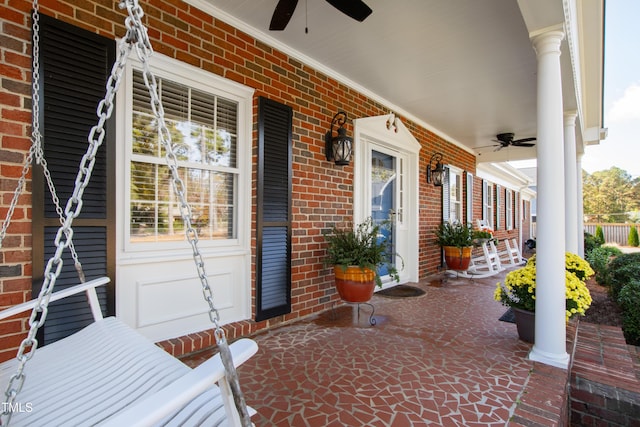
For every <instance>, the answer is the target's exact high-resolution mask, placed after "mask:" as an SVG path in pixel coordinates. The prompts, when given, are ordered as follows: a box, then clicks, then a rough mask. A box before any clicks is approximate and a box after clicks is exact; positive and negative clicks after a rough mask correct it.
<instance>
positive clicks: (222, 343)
mask: <svg viewBox="0 0 640 427" xmlns="http://www.w3.org/2000/svg"><path fill="white" fill-rule="evenodd" d="M123 3H126V7H127V9H128V11H129V18H127V29H128V33H127V39H129V40H130V41H131V43H134V44H135V48H136V54H137V56H138V59H139V60H140V62H142V66H143V77H144V84H145V86H146V88H147V90H148V91H149V96H150V98H151V101H150V104H151V109H152V110H153V113H154V116H155V117H156V119H157V120H158V134H159V138H160V143H161V144H162V147H163V148H164V149H165V152H166V154H165V158H166V160H167V164H168V167H169V169H170V170H171V176H172V178H173V179H172V184H173V189H174V192H175V194H177V195H178V200H179V202H180V206H179V208H180V215H181V216H182V219H183V221H184V223H185V224H184V225H185V235H186V238H187V240H188V241H189V244H190V245H191V248H192V250H193V260H194V262H195V265H196V269H197V271H198V277H199V278H200V283H201V285H202V295H203V297H204V299H205V301H206V302H207V304H209V319H210V320H211V322H212V323H213V325H214V327H215V332H214V336H215V338H216V344H217V345H218V350H219V352H220V358H221V360H222V363H223V365H224V368H225V376H226V379H227V381H228V383H229V387H230V388H231V392H232V395H233V398H234V403H235V406H236V409H237V410H238V414H239V416H240V422H241V423H242V425H243V426H244V427H248V426H251V425H252V423H251V417H250V416H249V412H248V411H247V404H246V401H245V398H244V394H243V393H242V390H241V389H240V381H239V380H238V374H237V372H236V368H235V366H234V364H233V359H232V356H231V351H230V350H229V344H228V342H227V338H226V333H225V331H224V329H223V328H222V327H221V326H220V323H219V322H220V313H219V312H218V310H217V309H216V307H215V304H214V302H213V291H212V290H211V286H210V285H209V280H208V276H207V273H206V271H205V268H204V259H203V257H202V254H201V253H200V249H199V247H198V233H197V231H196V230H195V229H194V228H193V225H192V221H191V218H192V216H191V206H190V205H189V203H188V201H187V198H186V188H185V185H184V181H182V179H181V178H180V174H179V172H178V158H177V157H176V155H175V153H174V151H173V147H172V145H171V132H170V131H169V128H168V127H167V124H166V122H165V118H164V107H163V105H162V101H161V100H160V98H159V96H158V84H157V81H156V77H155V75H154V74H153V73H152V72H151V69H150V67H149V57H150V56H151V54H152V53H153V49H152V47H151V42H150V41H149V36H148V34H147V29H146V27H145V26H144V24H143V23H142V17H143V15H144V13H143V12H142V9H141V8H140V6H139V5H138V0H126V2H122V3H121V4H120V5H121V6H120V7H122V4H123ZM130 21H133V24H131V26H129V24H130Z"/></svg>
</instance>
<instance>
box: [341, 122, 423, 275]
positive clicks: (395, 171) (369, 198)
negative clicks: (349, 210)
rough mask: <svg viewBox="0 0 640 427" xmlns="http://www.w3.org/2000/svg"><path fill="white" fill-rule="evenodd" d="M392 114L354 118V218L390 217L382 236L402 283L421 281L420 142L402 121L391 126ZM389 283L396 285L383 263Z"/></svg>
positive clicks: (387, 218)
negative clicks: (388, 247)
mask: <svg viewBox="0 0 640 427" xmlns="http://www.w3.org/2000/svg"><path fill="white" fill-rule="evenodd" d="M387 118H388V116H378V117H368V118H364V119H357V120H355V121H354V122H355V132H354V134H355V138H354V139H355V141H354V144H355V157H354V168H355V181H354V222H356V223H359V222H362V221H364V220H365V219H366V218H367V217H371V218H372V219H373V220H374V221H375V222H377V223H380V222H382V221H387V220H389V223H390V227H389V228H388V229H385V230H384V231H383V233H381V234H382V235H381V236H380V238H381V239H382V238H384V239H387V240H389V241H390V243H391V246H392V250H393V252H394V253H396V254H397V256H392V257H391V259H389V262H390V263H391V264H394V265H395V266H396V268H397V269H398V272H399V275H400V282H401V283H403V282H416V281H418V252H419V250H418V238H419V236H418V234H419V227H418V188H419V183H418V155H419V151H420V144H419V143H418V142H417V141H416V140H415V138H414V137H413V136H412V135H411V133H410V132H409V131H408V130H406V128H405V127H404V125H402V124H401V123H400V122H399V121H398V131H394V130H389V129H388V128H387V126H386V121H387ZM379 273H380V274H381V276H382V281H383V284H384V287H389V286H393V285H395V284H396V283H395V282H393V281H391V279H390V277H389V276H388V275H387V274H386V273H387V271H386V269H385V268H383V269H382V270H381V271H379Z"/></svg>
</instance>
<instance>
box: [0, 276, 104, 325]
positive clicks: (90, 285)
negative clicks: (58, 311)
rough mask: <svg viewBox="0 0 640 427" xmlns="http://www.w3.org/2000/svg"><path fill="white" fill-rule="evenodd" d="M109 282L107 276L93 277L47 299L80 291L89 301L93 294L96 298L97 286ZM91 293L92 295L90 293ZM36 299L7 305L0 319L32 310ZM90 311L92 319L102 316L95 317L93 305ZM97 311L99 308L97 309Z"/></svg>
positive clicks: (54, 298)
mask: <svg viewBox="0 0 640 427" xmlns="http://www.w3.org/2000/svg"><path fill="white" fill-rule="evenodd" d="M109 282H111V279H110V278H108V277H99V278H97V279H93V280H89V281H88V282H85V283H81V284H79V285H75V286H71V287H70V288H67V289H63V290H61V291H57V292H54V293H52V294H51V299H50V300H49V301H50V302H53V301H58V300H60V299H63V298H66V297H68V296H71V295H75V294H79V293H80V292H87V297H88V298H89V301H90V303H91V300H92V299H93V297H94V296H95V297H96V299H95V300H97V295H96V289H95V288H96V287H98V286H102V285H106V284H107V283H109ZM91 293H93V295H91ZM37 302H38V300H37V299H32V300H30V301H27V302H24V303H22V304H17V305H14V306H12V307H9V308H7V309H4V310H2V311H0V320H2V319H7V318H9V317H11V316H15V315H16V314H20V313H22V312H25V311H29V310H33V307H35V306H36V304H37ZM91 311H92V313H93V317H94V320H99V319H100V318H102V315H100V317H98V318H96V315H97V313H96V310H95V309H94V307H93V306H92V310H91ZM98 312H99V310H98Z"/></svg>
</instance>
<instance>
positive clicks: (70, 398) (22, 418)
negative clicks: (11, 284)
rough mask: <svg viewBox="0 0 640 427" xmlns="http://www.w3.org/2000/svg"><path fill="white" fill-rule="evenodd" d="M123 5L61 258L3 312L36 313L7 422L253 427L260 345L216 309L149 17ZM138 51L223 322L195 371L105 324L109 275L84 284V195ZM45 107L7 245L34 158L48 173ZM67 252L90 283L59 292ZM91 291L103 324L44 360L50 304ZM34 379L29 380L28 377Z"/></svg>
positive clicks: (3, 375) (206, 290)
mask: <svg viewBox="0 0 640 427" xmlns="http://www.w3.org/2000/svg"><path fill="white" fill-rule="evenodd" d="M37 6H38V4H37V0H35V1H34V98H36V97H37V95H36V94H37V88H38V87H37V80H38V75H37V73H38V63H37V54H38V49H37V40H38V38H37V29H38V26H37V23H38V12H37V11H38V8H37ZM121 7H123V8H124V7H126V8H127V10H128V17H127V19H126V21H125V25H126V26H127V30H128V32H127V36H126V37H125V38H123V40H122V41H121V42H120V44H119V55H118V59H117V61H116V63H115V64H114V66H113V69H112V72H111V77H110V78H109V81H108V82H107V93H106V95H105V99H104V100H103V101H102V102H101V103H100V105H99V107H98V116H99V122H98V124H97V125H96V126H95V127H94V128H93V129H92V130H91V133H90V135H89V138H88V140H89V144H88V148H87V153H86V154H85V156H84V157H83V159H82V162H81V165H80V168H79V172H78V177H77V178H76V184H75V188H74V192H73V195H72V196H71V198H70V199H69V201H68V202H67V205H66V209H65V210H64V212H63V211H62V209H60V207H59V205H58V204H57V203H56V206H57V208H58V214H59V215H60V219H61V224H62V225H61V226H60V228H59V230H58V233H57V236H56V239H55V244H56V247H57V250H56V254H55V255H54V256H53V257H52V258H51V259H49V262H48V263H47V267H46V270H45V274H44V277H45V278H44V283H43V285H42V291H41V292H40V294H39V295H38V298H37V299H34V300H33V301H29V302H26V303H23V304H19V305H16V306H13V307H10V308H8V309H5V310H3V311H1V312H0V320H2V319H7V318H10V317H12V316H15V315H18V314H20V313H22V312H25V311H28V310H32V313H31V317H30V319H29V325H30V330H29V334H28V335H27V338H25V340H23V342H22V344H21V346H20V348H19V350H18V356H17V357H16V358H15V359H13V360H10V361H7V362H4V363H2V364H0V384H2V385H5V384H6V390H5V401H4V403H3V408H2V411H3V412H2V413H1V414H0V425H2V426H6V425H9V423H11V425H27V426H39V425H43V426H44V425H46V426H51V425H105V426H114V427H115V426H117V427H122V426H143V425H144V426H146V425H168V426H172V425H176V426H177V425H198V426H200V425H211V426H218V425H227V426H250V425H252V424H251V420H250V417H251V415H253V414H255V411H254V410H253V409H251V408H248V407H247V406H246V403H245V401H244V397H243V395H242V392H241V390H240V387H239V381H238V377H237V373H236V371H235V367H237V366H239V365H240V364H242V363H244V362H245V361H246V360H248V359H249V358H250V357H251V356H252V355H254V354H255V353H256V352H257V349H258V347H257V344H256V343H255V342H254V341H253V340H251V339H246V338H245V339H241V340H238V341H236V342H234V343H233V344H230V345H229V344H228V343H227V341H226V337H225V333H224V330H223V329H222V328H221V326H220V325H219V323H218V321H219V315H218V312H217V310H216V308H215V306H214V305H213V295H212V293H211V288H210V287H209V285H208V282H207V276H206V273H205V271H204V262H203V260H202V257H201V255H200V252H199V250H198V246H197V242H198V239H197V233H196V232H195V230H194V229H193V228H192V227H191V217H190V215H191V214H190V208H189V206H188V204H187V202H186V198H185V196H184V191H183V190H182V189H183V185H184V184H183V183H182V181H181V180H180V178H179V176H178V172H177V166H176V165H177V163H176V162H175V155H173V151H172V148H171V140H170V135H169V131H168V130H167V127H166V125H165V124H164V113H163V109H162V105H161V103H160V101H159V98H158V96H157V93H156V90H157V87H156V84H155V77H154V76H153V74H152V73H151V71H150V70H149V66H148V61H147V60H148V58H149V56H150V54H151V46H150V44H149V39H148V36H147V32H146V28H145V27H144V26H143V24H142V22H141V18H142V16H143V13H142V10H141V9H140V7H139V6H138V2H137V0H126V1H123V2H122V3H121ZM133 47H135V50H136V53H137V55H138V57H139V58H140V60H141V61H142V63H143V65H144V70H145V74H144V77H145V83H146V86H147V88H148V89H149V93H150V95H151V99H152V109H153V110H154V113H155V114H156V118H157V119H158V124H159V134H160V137H159V139H160V140H161V143H162V144H163V146H164V148H165V150H166V151H167V160H168V163H169V168H170V169H171V172H172V176H173V185H174V188H175V190H176V194H178V195H179V199H180V205H181V206H180V210H181V214H182V216H183V220H184V221H185V228H186V229H187V230H186V235H187V240H188V241H189V243H190V244H191V246H192V249H193V251H194V261H195V264H196V268H197V270H198V276H199V277H200V279H201V282H202V286H203V294H204V298H205V300H206V302H207V303H208V304H209V308H210V311H209V317H210V318H211V321H212V322H213V324H214V330H215V337H216V343H217V345H218V349H219V353H218V354H216V355H215V356H214V357H212V358H211V359H209V360H207V361H205V362H204V363H203V364H201V365H200V366H198V367H197V368H195V369H191V368H189V367H188V366H186V365H185V364H183V363H182V362H180V361H179V360H177V359H175V358H174V357H173V356H171V355H169V354H168V353H166V352H165V351H164V350H162V349H161V348H159V347H158V346H156V345H155V344H153V343H152V342H150V341H148V340H147V339H146V338H144V337H143V336H142V335H140V334H139V333H138V332H136V331H135V330H133V329H131V328H130V327H128V326H127V325H125V324H124V323H123V322H122V321H120V320H119V319H117V318H115V317H107V318H103V316H102V312H101V309H100V304H99V301H98V297H97V293H96V287H97V286H102V285H105V284H107V283H109V281H110V279H109V278H108V277H102V278H97V279H93V280H90V281H87V282H85V281H84V276H83V274H82V270H81V266H79V262H78V260H77V254H76V253H75V250H74V249H73V242H72V236H73V230H72V228H71V225H72V222H73V218H75V217H77V216H78V214H79V213H80V210H81V207H82V192H83V190H84V188H85V187H86V185H87V184H88V180H89V178H90V175H91V171H92V169H93V164H94V161H95V154H96V151H97V149H98V147H99V146H100V144H101V143H102V139H103V137H104V123H105V121H106V120H107V119H108V118H109V117H110V115H111V111H112V109H113V99H114V97H115V92H116V91H117V89H118V86H119V82H120V78H121V75H122V70H123V69H124V65H125V63H126V58H127V57H128V55H129V54H130V52H131V50H132V48H133ZM35 101H37V99H35ZM37 108H38V107H37V102H34V135H33V141H32V142H33V144H32V147H31V149H30V151H29V155H28V156H27V159H26V161H25V166H24V168H23V175H22V177H21V179H20V180H19V184H18V188H17V189H16V192H15V194H14V199H13V201H12V203H11V206H10V208H9V212H8V213H7V219H6V221H5V223H4V224H3V228H2V230H1V231H2V232H1V233H0V247H1V244H2V240H3V238H4V236H5V234H6V230H7V227H8V223H9V221H10V218H11V215H12V213H13V209H14V208H15V205H16V202H17V199H18V195H19V193H20V191H21V188H22V187H24V182H25V177H26V175H27V170H28V168H29V165H30V163H31V161H32V160H33V159H36V160H38V161H39V162H42V163H41V164H42V165H43V169H44V170H45V171H46V161H45V160H44V158H43V155H42V147H41V145H40V135H39V133H38V132H39V130H38V124H37V119H36V118H35V117H37V114H35V113H36V112H37V110H36V109H37ZM45 175H47V174H46V173H45ZM48 184H49V187H50V190H52V197H53V198H54V201H56V202H57V200H56V198H57V197H56V196H55V188H53V185H52V182H51V181H49V182H48ZM67 248H69V250H70V251H71V253H72V256H73V258H74V260H75V261H76V268H78V269H79V276H80V282H81V283H80V284H78V285H76V286H72V287H70V288H68V289H64V290H62V291H58V292H53V287H54V285H55V281H56V279H57V277H58V275H59V274H60V270H61V267H62V260H61V252H62V251H63V250H65V249H67ZM82 292H85V293H86V295H87V299H88V302H89V306H90V308H91V312H92V314H93V317H94V322H93V323H92V324H90V325H89V326H87V327H85V328H84V329H82V330H80V331H79V332H76V333H75V334H73V335H71V336H68V337H66V338H64V339H62V340H60V341H57V342H55V343H53V344H50V345H47V346H46V347H43V348H42V349H38V351H37V353H36V349H37V347H38V343H37V340H36V338H35V336H36V333H37V331H38V329H39V327H40V326H42V324H43V323H44V321H45V319H46V316H47V308H48V304H49V303H50V302H52V301H56V300H60V299H62V298H66V297H68V296H71V295H75V294H78V293H82ZM27 377H29V380H26V378H27ZM216 384H217V385H216Z"/></svg>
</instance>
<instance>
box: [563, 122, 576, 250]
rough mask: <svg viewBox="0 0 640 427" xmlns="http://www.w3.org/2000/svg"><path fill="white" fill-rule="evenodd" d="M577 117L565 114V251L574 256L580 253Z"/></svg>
mask: <svg viewBox="0 0 640 427" xmlns="http://www.w3.org/2000/svg"><path fill="white" fill-rule="evenodd" d="M576 117H577V113H576V112H575V111H572V112H565V113H564V179H565V181H564V195H565V201H566V202H565V240H566V242H565V244H566V247H565V249H566V250H567V252H572V253H574V254H577V253H578V205H577V204H578V189H577V187H578V183H577V179H578V174H577V172H576V169H577V167H576V162H577V158H576Z"/></svg>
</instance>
